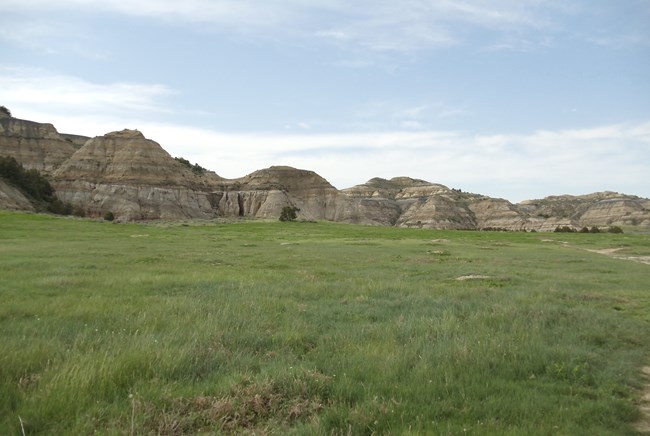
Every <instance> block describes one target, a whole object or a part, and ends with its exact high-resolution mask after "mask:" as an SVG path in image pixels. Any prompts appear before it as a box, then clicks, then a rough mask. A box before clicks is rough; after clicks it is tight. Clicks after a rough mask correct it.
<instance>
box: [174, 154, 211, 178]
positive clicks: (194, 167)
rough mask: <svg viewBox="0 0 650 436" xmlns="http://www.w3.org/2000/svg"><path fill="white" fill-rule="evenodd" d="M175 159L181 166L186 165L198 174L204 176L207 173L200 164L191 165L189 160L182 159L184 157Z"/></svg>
mask: <svg viewBox="0 0 650 436" xmlns="http://www.w3.org/2000/svg"><path fill="white" fill-rule="evenodd" d="M174 159H175V160H176V161H178V162H180V163H181V164H183V165H185V166H186V167H187V168H189V169H191V170H192V171H194V172H195V173H196V174H203V173H204V172H206V171H207V170H206V169H205V168H203V167H202V166H201V165H199V164H198V163H196V164H194V165H192V163H191V162H190V161H189V160H187V159H185V158H182V157H175V158H174Z"/></svg>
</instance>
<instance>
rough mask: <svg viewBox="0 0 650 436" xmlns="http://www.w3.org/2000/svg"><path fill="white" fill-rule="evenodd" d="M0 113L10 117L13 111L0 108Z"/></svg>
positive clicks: (3, 107)
mask: <svg viewBox="0 0 650 436" xmlns="http://www.w3.org/2000/svg"><path fill="white" fill-rule="evenodd" d="M0 112H2V113H3V114H5V115H7V116H9V117H10V116H11V111H10V110H9V109H7V108H6V107H5V106H0Z"/></svg>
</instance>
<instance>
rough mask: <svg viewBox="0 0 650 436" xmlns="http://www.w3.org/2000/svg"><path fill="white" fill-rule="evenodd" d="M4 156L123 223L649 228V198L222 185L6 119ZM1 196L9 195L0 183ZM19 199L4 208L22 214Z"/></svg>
mask: <svg viewBox="0 0 650 436" xmlns="http://www.w3.org/2000/svg"><path fill="white" fill-rule="evenodd" d="M0 155H4V156H11V157H14V158H15V159H16V160H17V161H18V162H19V163H21V164H22V165H23V166H24V167H25V168H30V169H37V170H38V171H41V172H42V173H43V174H44V175H46V176H47V177H48V178H49V179H50V181H51V183H52V185H53V186H54V188H55V189H56V193H57V196H58V197H59V198H60V199H61V200H63V201H65V202H69V203H71V204H72V205H74V206H75V207H78V208H81V209H83V210H85V212H86V214H87V215H89V216H98V217H99V216H103V215H104V214H105V213H106V212H108V211H110V212H112V213H113V214H114V215H115V216H116V217H117V219H118V220H120V221H131V220H155V219H164V220H175V219H185V218H202V219H210V218H215V217H251V218H277V217H279V216H280V212H281V210H282V208H283V207H285V206H293V207H297V208H299V209H300V212H299V217H300V218H302V219H308V220H328V221H337V222H346V223H358V224H371V225H391V226H398V227H423V228H438V229H504V230H537V231H552V230H553V229H555V228H556V227H557V226H569V227H573V228H580V227H583V226H610V225H617V226H620V225H624V226H643V227H647V228H650V200H648V199H645V198H640V197H636V196H631V195H625V194H619V193H614V192H602V193H594V194H588V195H584V196H566V195H565V196H553V197H547V198H544V199H539V200H528V201H524V202H522V203H519V204H513V203H511V202H509V201H507V200H504V199H499V198H491V197H487V196H485V195H480V194H472V193H466V192H462V191H460V190H458V189H453V188H449V187H447V186H444V185H441V184H437V183H431V182H427V181H425V180H419V179H412V178H409V177H396V178H393V179H390V180H386V179H382V178H373V179H371V180H369V181H368V182H366V183H364V184H361V185H357V186H354V187H351V188H348V189H344V190H342V191H339V190H337V189H336V188H334V187H333V186H332V185H331V184H330V183H329V182H328V181H327V180H325V179H324V178H322V177H321V176H319V175H318V174H316V173H314V172H313V171H308V170H301V169H296V168H291V167H285V166H272V167H270V168H266V169H261V170H258V171H255V172H253V173H251V174H248V175H246V176H244V177H241V178H237V179H224V178H222V177H220V176H218V175H217V174H216V173H214V172H211V171H207V170H205V169H203V168H201V167H200V166H198V165H194V166H192V165H191V164H189V162H187V161H186V160H184V159H179V158H174V157H172V156H171V155H169V153H167V152H166V151H165V150H164V149H163V148H162V147H161V146H160V145H159V144H158V143H156V142H154V141H152V140H150V139H147V138H145V137H144V135H142V133H140V132H138V131H136V130H123V131H119V132H111V133H107V134H105V135H103V136H97V137H95V138H87V137H84V136H80V135H74V134H59V133H58V131H57V130H56V128H55V127H54V126H53V125H51V124H42V123H36V122H33V121H28V120H20V119H16V118H12V117H8V116H4V117H2V118H0ZM0 192H2V193H3V194H2V195H3V198H5V197H6V198H9V197H10V193H9V190H8V189H7V188H6V187H4V185H0ZM20 204H23V203H21V202H20V201H19V200H15V201H13V200H12V201H11V202H10V201H9V200H3V201H2V202H0V207H2V208H17V207H18V208H20V207H21V206H20Z"/></svg>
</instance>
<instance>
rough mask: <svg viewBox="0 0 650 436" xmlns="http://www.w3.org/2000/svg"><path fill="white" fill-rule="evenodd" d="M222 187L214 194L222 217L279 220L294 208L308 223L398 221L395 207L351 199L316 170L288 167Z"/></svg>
mask: <svg viewBox="0 0 650 436" xmlns="http://www.w3.org/2000/svg"><path fill="white" fill-rule="evenodd" d="M219 188H220V189H219V191H215V192H213V193H212V195H213V196H214V197H215V198H216V199H217V200H218V213H219V215H223V216H243V217H249V216H250V217H257V218H277V217H279V216H280V213H281V211H282V208H284V207H286V206H293V207H297V208H299V209H300V211H299V213H298V215H299V217H300V218H302V219H308V220H328V221H341V222H350V223H360V224H376V225H390V224H392V223H393V222H394V220H395V219H396V208H395V207H394V205H393V204H390V203H386V202H382V201H381V200H379V201H377V200H371V201H367V200H366V199H360V198H354V197H350V196H348V195H345V194H343V193H341V192H340V191H338V190H337V189H336V188H334V187H333V186H332V185H331V184H330V183H329V182H328V181H327V180H325V179H324V178H322V177H321V176H319V175H318V174H316V173H315V172H313V171H307V170H300V169H296V168H292V167H287V166H275V167H270V168H266V169H263V170H259V171H255V172H253V173H251V174H249V175H247V176H245V177H242V178H240V179H234V180H227V181H223V182H221V183H220V184H219Z"/></svg>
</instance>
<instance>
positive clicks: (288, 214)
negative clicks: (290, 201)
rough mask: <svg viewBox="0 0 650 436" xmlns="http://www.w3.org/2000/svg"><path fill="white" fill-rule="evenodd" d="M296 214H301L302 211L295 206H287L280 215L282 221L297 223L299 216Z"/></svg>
mask: <svg viewBox="0 0 650 436" xmlns="http://www.w3.org/2000/svg"><path fill="white" fill-rule="evenodd" d="M296 212H300V209H298V208H297V207H294V206H285V207H283V208H282V213H280V221H295V220H296V218H297V217H298V215H297V214H296Z"/></svg>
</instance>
